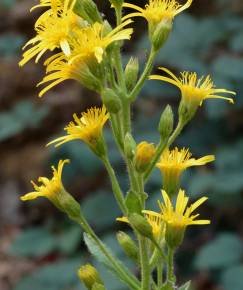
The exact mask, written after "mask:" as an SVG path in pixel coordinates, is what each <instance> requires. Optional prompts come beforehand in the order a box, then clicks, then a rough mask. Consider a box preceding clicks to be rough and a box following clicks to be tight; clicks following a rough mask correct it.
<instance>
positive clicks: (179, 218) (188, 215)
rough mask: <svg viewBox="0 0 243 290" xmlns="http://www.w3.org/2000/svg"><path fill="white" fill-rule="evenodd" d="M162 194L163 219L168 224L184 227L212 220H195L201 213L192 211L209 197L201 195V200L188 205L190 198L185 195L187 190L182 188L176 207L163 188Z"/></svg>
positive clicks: (160, 204) (208, 222)
mask: <svg viewBox="0 0 243 290" xmlns="http://www.w3.org/2000/svg"><path fill="white" fill-rule="evenodd" d="M162 196H163V199H164V203H162V202H160V201H159V206H160V209H161V217H162V220H164V221H165V222H166V224H168V225H174V226H176V227H183V228H184V227H187V226H189V225H207V224H210V220H195V219H196V218H197V217H198V216H199V214H196V215H192V213H193V212H194V211H195V210H196V209H197V208H198V207H199V206H200V205H201V204H202V203H204V202H205V201H206V200H207V199H208V198H207V197H201V198H200V199H199V200H197V201H196V202H194V203H193V204H192V205H190V206H189V207H187V204H188V201H189V198H188V197H187V196H186V195H185V191H184V190H181V189H180V190H179V193H178V197H177V200H176V206H175V208H174V207H173V205H172V203H171V201H170V198H169V196H168V194H167V193H166V191H164V190H162Z"/></svg>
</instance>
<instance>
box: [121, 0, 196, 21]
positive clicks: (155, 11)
mask: <svg viewBox="0 0 243 290" xmlns="http://www.w3.org/2000/svg"><path fill="white" fill-rule="evenodd" d="M191 3H192V0H187V2H186V3H185V4H184V5H181V4H179V3H178V2H177V1H176V0H149V3H148V4H146V5H145V8H141V7H139V6H137V5H134V4H130V3H124V4H123V7H128V8H132V9H134V10H136V11H137V12H134V13H130V14H128V15H126V16H125V17H124V18H123V19H127V18H131V17H137V16H140V17H144V18H145V19H146V20H147V21H148V22H149V23H151V24H152V25H157V24H159V23H160V22H162V21H164V22H167V21H168V22H172V21H173V19H174V17H175V16H176V15H177V14H179V13H181V12H182V11H183V10H185V9H187V8H188V7H189V6H190V5H191Z"/></svg>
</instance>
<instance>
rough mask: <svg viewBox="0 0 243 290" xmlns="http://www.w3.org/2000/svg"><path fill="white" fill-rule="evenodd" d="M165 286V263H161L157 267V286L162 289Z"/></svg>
mask: <svg viewBox="0 0 243 290" xmlns="http://www.w3.org/2000/svg"><path fill="white" fill-rule="evenodd" d="M162 284H163V262H162V261H161V262H159V263H158V265H157V285H158V288H159V289H160V288H161V287H162Z"/></svg>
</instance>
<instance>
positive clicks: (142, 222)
mask: <svg viewBox="0 0 243 290" xmlns="http://www.w3.org/2000/svg"><path fill="white" fill-rule="evenodd" d="M128 219H129V222H130V224H131V225H132V226H133V227H134V228H135V229H136V230H137V231H138V232H139V233H140V234H141V235H142V236H145V237H147V238H149V239H153V229H152V227H151V225H150V224H149V223H148V221H147V220H146V218H145V217H143V216H141V215H139V214H137V213H134V214H132V215H130V216H129V218H128Z"/></svg>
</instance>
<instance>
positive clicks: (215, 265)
mask: <svg viewBox="0 0 243 290" xmlns="http://www.w3.org/2000/svg"><path fill="white" fill-rule="evenodd" d="M242 255H243V243H242V240H241V239H240V238H239V237H238V236H237V235H235V234H231V233H220V234H219V235H218V237H216V238H215V239H214V240H212V241H210V242H209V243H208V244H206V245H204V246H203V247H202V248H201V249H200V251H199V253H198V254H197V256H196V259H195V266H196V268H197V269H202V270H203V269H220V268H225V267H229V266H232V265H235V264H237V263H238V262H239V261H240V260H241V259H242Z"/></svg>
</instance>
